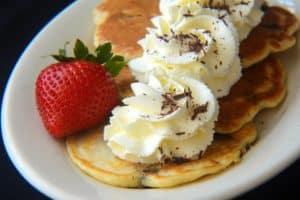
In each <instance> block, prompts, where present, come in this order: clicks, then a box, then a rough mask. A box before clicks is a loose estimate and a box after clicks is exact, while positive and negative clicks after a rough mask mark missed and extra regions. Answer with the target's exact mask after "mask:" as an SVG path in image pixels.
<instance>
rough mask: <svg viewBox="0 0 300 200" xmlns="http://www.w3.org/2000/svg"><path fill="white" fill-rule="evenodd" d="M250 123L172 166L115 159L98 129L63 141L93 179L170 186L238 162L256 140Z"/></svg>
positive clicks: (143, 185) (71, 154)
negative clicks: (203, 150)
mask: <svg viewBox="0 0 300 200" xmlns="http://www.w3.org/2000/svg"><path fill="white" fill-rule="evenodd" d="M256 137H257V133H256V128H255V126H254V125H253V124H252V123H249V124H247V125H245V126H244V127H243V128H242V129H241V130H239V131H238V132H236V133H234V134H231V135H228V136H216V138H215V140H214V142H213V144H212V145H210V146H209V147H208V149H207V151H206V152H205V153H204V154H203V155H202V156H201V157H199V159H198V160H194V161H187V160H182V159H180V158H178V160H177V162H175V163H165V164H160V165H142V164H134V163H131V162H128V161H124V160H121V159H118V158H117V157H115V156H114V154H113V153H112V152H111V150H110V149H109V147H108V146H107V145H106V143H105V142H104V141H103V134H102V133H101V131H100V129H98V130H92V131H90V132H88V133H86V134H80V135H75V136H71V137H68V138H67V148H68V152H69V155H70V158H71V159H72V161H73V162H74V163H75V164H76V165H77V166H78V167H79V168H80V169H81V170H82V171H83V172H85V173H86V174H88V175H90V176H92V177H93V178H95V179H97V180H100V181H102V182H104V183H108V184H111V185H115V186H120V187H131V188H132V187H133V188H134V187H159V188H162V187H173V186H177V185H181V184H184V183H187V182H191V181H195V180H197V179H199V178H201V177H203V176H206V175H210V174H215V173H218V172H220V171H222V170H224V169H226V168H228V167H229V166H231V165H233V164H234V163H237V162H239V161H240V160H241V158H242V156H243V154H244V153H245V152H246V151H247V150H248V149H249V147H250V146H251V144H253V143H254V141H255V140H256Z"/></svg>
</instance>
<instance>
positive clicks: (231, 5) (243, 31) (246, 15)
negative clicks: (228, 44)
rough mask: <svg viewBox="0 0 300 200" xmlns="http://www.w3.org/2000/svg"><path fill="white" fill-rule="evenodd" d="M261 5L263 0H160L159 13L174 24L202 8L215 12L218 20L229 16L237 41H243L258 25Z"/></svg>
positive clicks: (196, 13) (195, 13)
mask: <svg viewBox="0 0 300 200" xmlns="http://www.w3.org/2000/svg"><path fill="white" fill-rule="evenodd" d="M262 3H263V0H161V1H160V11H161V13H162V14H163V15H164V16H166V17H167V20H168V21H169V22H170V23H174V22H176V21H178V20H180V18H181V17H182V16H195V15H198V14H199V13H201V9H203V8H209V9H213V10H217V11H218V13H219V17H220V18H223V17H224V16H225V15H228V16H229V19H230V20H231V21H232V22H233V24H234V25H235V27H236V28H237V31H238V34H239V39H240V40H243V39H245V38H246V37H247V36H248V34H249V33H250V31H251V30H252V28H254V27H255V26H257V25H258V24H259V23H260V21H261V18H262V16H263V12H262V10H261V6H262Z"/></svg>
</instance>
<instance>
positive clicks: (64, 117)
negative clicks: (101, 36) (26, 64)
mask: <svg viewBox="0 0 300 200" xmlns="http://www.w3.org/2000/svg"><path fill="white" fill-rule="evenodd" d="M96 53H97V55H96V56H94V55H91V54H89V53H88V50H87V48H86V47H85V46H84V45H83V43H82V42H81V41H79V40H77V42H76V46H75V49H74V54H75V58H70V57H66V55H65V54H66V53H65V50H60V54H59V55H56V56H54V57H55V58H56V59H58V60H59V61H60V62H59V63H56V64H52V65H50V66H48V67H47V68H46V69H44V70H43V71H42V72H41V73H40V75H39V77H38V79H37V81H36V101H37V106H38V110H39V113H40V115H41V117H42V120H43V122H44V125H45V127H46V128H47V130H48V131H49V132H50V134H52V135H53V136H54V137H56V138H62V137H65V136H67V135H70V134H73V133H77V132H79V131H81V130H84V129H88V128H91V127H94V126H96V125H98V124H100V123H102V122H103V121H104V120H105V118H106V117H107V116H108V115H109V113H110V112H111V110H112V109H113V108H114V107H115V106H116V105H117V104H118V103H119V96H118V90H117V87H116V84H115V82H114V80H113V78H112V76H114V75H116V74H117V73H118V72H119V71H120V69H121V67H123V66H124V65H125V62H124V59H123V58H122V57H120V56H112V53H111V45H110V44H105V45H102V46H100V47H99V48H97V49H96ZM101 63H105V65H103V64H101ZM108 71H109V72H110V73H109V72H108Z"/></svg>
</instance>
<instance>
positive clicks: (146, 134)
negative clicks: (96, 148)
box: [104, 0, 262, 164]
mask: <svg viewBox="0 0 300 200" xmlns="http://www.w3.org/2000/svg"><path fill="white" fill-rule="evenodd" d="M260 5H261V3H260V1H255V0H161V2H160V9H161V13H162V16H157V17H154V18H153V19H152V23H153V25H154V27H153V28H148V34H147V35H146V36H145V38H144V39H142V40H140V41H139V44H140V46H142V48H143V50H144V54H143V56H142V57H139V58H136V59H133V60H131V61H130V62H129V67H130V69H131V71H132V73H133V74H134V76H135V77H136V79H137V80H138V81H139V82H137V83H133V84H132V85H131V88H132V90H133V93H134V96H132V97H128V98H125V99H123V103H124V105H122V106H118V107H116V108H115V109H114V110H113V112H112V113H113V116H112V117H111V118H110V124H109V125H107V126H105V128H104V140H105V141H106V142H107V144H108V146H109V147H110V148H111V150H112V152H113V153H114V154H115V155H116V156H118V157H119V158H121V159H124V160H128V161H131V162H136V163H139V162H140V163H145V164H153V163H158V162H165V161H167V160H171V161H172V160H175V161H176V159H178V158H180V159H198V158H199V155H200V156H201V155H202V153H203V152H204V151H205V150H206V148H207V147H208V146H209V145H210V144H211V143H212V140H213V135H214V132H215V130H214V127H215V121H216V120H217V117H218V113H219V105H218V103H217V101H216V98H220V97H223V96H225V95H228V94H229V91H230V89H231V87H232V85H233V84H235V83H236V82H237V81H238V80H239V79H240V77H241V71H242V67H241V63H240V58H239V44H240V41H241V40H242V39H244V38H245V37H246V36H247V35H248V34H249V32H250V31H251V29H252V28H253V27H254V26H256V25H257V24H258V23H259V22H260V20H261V17H262V12H261V11H260V9H259V7H260Z"/></svg>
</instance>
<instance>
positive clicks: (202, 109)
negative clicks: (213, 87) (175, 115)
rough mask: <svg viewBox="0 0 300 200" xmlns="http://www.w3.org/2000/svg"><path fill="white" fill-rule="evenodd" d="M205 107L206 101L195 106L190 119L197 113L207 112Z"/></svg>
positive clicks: (193, 118) (206, 106) (206, 105)
mask: <svg viewBox="0 0 300 200" xmlns="http://www.w3.org/2000/svg"><path fill="white" fill-rule="evenodd" d="M207 108H208V102H207V103H206V104H204V105H199V106H197V107H196V108H195V109H194V113H193V115H192V117H191V119H192V120H195V119H196V118H197V116H198V115H199V114H201V113H205V112H207Z"/></svg>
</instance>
